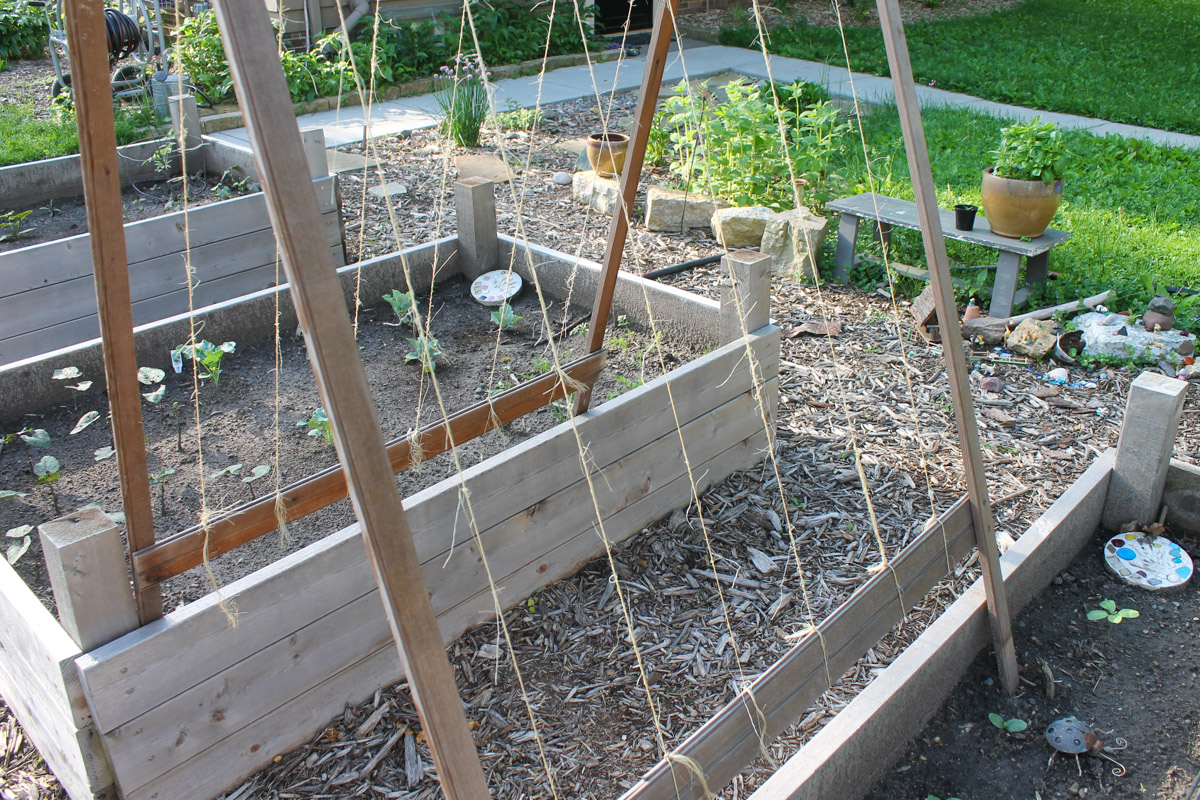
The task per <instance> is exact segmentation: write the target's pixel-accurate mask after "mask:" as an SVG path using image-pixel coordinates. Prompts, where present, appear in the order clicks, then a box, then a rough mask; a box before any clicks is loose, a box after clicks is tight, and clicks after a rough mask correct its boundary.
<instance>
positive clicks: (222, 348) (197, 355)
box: [171, 339, 237, 386]
mask: <svg viewBox="0 0 1200 800" xmlns="http://www.w3.org/2000/svg"><path fill="white" fill-rule="evenodd" d="M235 349H237V342H225V343H223V344H219V345H217V344H213V343H212V342H210V341H208V340H207V339H204V340H203V341H201V342H200V344H198V345H195V346H194V347H193V346H192V345H190V344H181V345H179V346H178V347H176V348H175V349H174V350H172V351H171V364H172V366H174V367H175V371H176V372H181V371H182V370H183V357H184V356H187V357H188V358H190V359H191V360H192V361H194V362H195V363H196V364H197V365H198V366H199V367H200V370H201V373H200V377H202V378H208V379H209V380H210V381H212V384H213V386H220V385H221V372H222V369H221V361H222V359H224V358H225V354H226V353H232V352H233V351H234V350H235Z"/></svg>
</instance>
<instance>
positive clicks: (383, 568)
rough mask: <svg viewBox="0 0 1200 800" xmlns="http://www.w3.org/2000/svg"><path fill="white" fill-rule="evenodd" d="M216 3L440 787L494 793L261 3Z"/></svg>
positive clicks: (475, 794) (463, 798)
mask: <svg viewBox="0 0 1200 800" xmlns="http://www.w3.org/2000/svg"><path fill="white" fill-rule="evenodd" d="M216 12H217V22H218V24H219V25H220V28H221V38H222V39H223V40H224V43H225V52H226V54H227V56H228V59H229V67H230V71H231V72H232V73H233V81H234V86H236V87H237V95H238V99H239V100H240V101H241V104H242V109H243V113H244V115H245V120H246V128H247V131H248V132H249V134H250V143H251V145H252V146H253V148H254V159H255V163H256V164H257V165H258V177H259V180H260V181H261V182H262V187H263V193H264V194H265V196H266V200H267V210H268V212H269V214H270V217H271V226H272V227H273V228H274V230H275V237H276V239H277V240H278V242H279V249H280V254H281V256H282V260H283V266H284V269H285V270H286V272H287V276H288V283H289V284H290V291H291V294H292V301H293V303H294V304H295V307H296V315H297V316H298V317H299V318H300V324H301V325H302V326H303V328H304V331H305V332H306V334H307V341H308V360H309V362H310V363H311V364H312V369H313V375H314V377H315V378H316V382H317V389H318V390H319V392H320V395H321V400H322V402H323V403H324V407H325V408H326V409H327V410H328V412H329V423H330V430H331V432H332V434H333V444H334V447H336V448H337V453H338V459H339V460H340V461H341V464H342V469H343V470H344V471H345V473H346V484H347V486H348V487H349V490H350V501H351V503H352V504H353V505H354V513H355V515H356V516H357V517H358V520H359V523H360V524H361V526H362V535H363V540H364V544H365V545H366V550H367V554H368V555H369V557H370V559H371V566H372V568H373V569H374V571H375V580H376V583H378V585H379V595H380V598H381V599H382V600H383V605H384V610H385V611H386V613H387V617H388V622H389V623H390V624H391V628H392V636H393V638H394V639H395V640H396V649H397V650H398V652H399V654H400V661H401V663H402V664H403V665H404V672H405V674H406V675H407V676H408V683H409V687H410V688H411V690H412V695H413V702H414V703H415V704H416V706H417V713H418V714H419V715H420V717H421V721H422V723H423V725H424V727H425V732H426V734H427V735H428V739H429V747H430V750H431V751H432V753H433V760H434V762H435V763H436V764H437V770H438V779H439V780H440V781H441V784H442V791H443V792H444V793H445V795H446V797H448V798H450V800H468V799H469V800H479V798H484V797H490V794H489V792H488V788H487V781H486V780H485V779H484V777H483V767H482V766H481V765H480V763H479V754H478V752H476V750H475V742H474V740H473V739H472V738H471V732H470V730H469V729H468V728H467V718H466V714H465V713H464V712H463V705H462V700H461V699H460V698H459V695H458V687H457V686H455V684H454V671H453V669H452V667H451V666H450V660H449V659H448V658H447V657H446V648H445V646H444V645H443V644H442V635H441V632H440V631H439V630H438V624H437V618H436V617H435V616H434V613H433V604H432V603H431V602H430V599H429V590H428V588H427V587H426V586H425V579H424V576H423V575H422V574H421V564H420V561H419V560H418V558H417V552H416V548H415V547H414V546H413V541H412V532H411V530H410V529H409V527H408V520H407V519H406V518H405V516H404V508H403V505H402V503H401V501H400V493H399V491H398V490H397V489H396V481H395V479H394V478H393V477H392V469H391V464H390V463H389V461H388V454H387V451H386V449H385V448H384V444H383V433H382V431H381V429H380V427H379V416H378V414H377V413H376V411H375V406H374V404H373V403H372V401H371V395H370V388H369V387H368V384H367V376H366V371H365V370H364V369H363V363H362V358H361V356H360V355H359V352H358V344H357V343H356V342H355V340H354V330H353V328H352V326H351V322H350V314H349V312H348V311H347V310H346V306H345V304H344V303H343V302H342V301H341V298H342V290H341V285H340V284H339V283H338V279H337V272H336V270H335V269H334V265H333V259H332V257H331V256H330V252H329V246H328V243H327V242H326V241H325V238H324V233H323V232H322V227H321V224H320V222H321V215H320V210H319V209H318V207H317V198H316V194H315V193H314V192H313V185H312V180H311V179H310V178H309V172H308V169H307V165H306V160H305V154H304V147H303V145H302V143H301V141H300V130H299V128H298V127H297V125H296V116H295V112H294V110H293V108H292V104H291V102H290V101H289V99H288V89H287V82H286V81H285V79H284V77H283V68H282V66H281V65H280V63H279V56H278V55H277V54H276V49H275V36H274V34H273V33H272V31H271V24H270V21H269V20H268V18H267V10H266V7H265V6H264V5H263V4H262V3H260V2H257V1H256V0H222V2H219V3H217V5H216Z"/></svg>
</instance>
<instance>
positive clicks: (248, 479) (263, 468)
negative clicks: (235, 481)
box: [242, 464, 271, 500]
mask: <svg viewBox="0 0 1200 800" xmlns="http://www.w3.org/2000/svg"><path fill="white" fill-rule="evenodd" d="M270 471H271V467H270V465H269V464H259V465H258V466H257V467H255V468H254V469H252V470H250V474H249V475H244V476H242V483H244V484H246V490H247V491H249V492H250V499H251V500H253V499H254V487H253V486H251V485H250V484H252V483H254V482H255V481H256V480H258V479H259V478H264V477H266V475H267V473H269V472H270Z"/></svg>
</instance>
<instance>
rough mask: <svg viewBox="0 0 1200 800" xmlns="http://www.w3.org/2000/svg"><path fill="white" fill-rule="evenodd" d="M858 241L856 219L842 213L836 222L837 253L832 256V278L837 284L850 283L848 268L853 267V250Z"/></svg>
mask: <svg viewBox="0 0 1200 800" xmlns="http://www.w3.org/2000/svg"><path fill="white" fill-rule="evenodd" d="M856 239H858V217H854V216H851V215H850V214H847V213H845V212H842V216H841V220H840V221H839V222H838V239H837V252H836V253H835V254H834V256H833V278H834V280H836V281H837V282H838V283H849V282H850V268H851V267H852V266H854V248H855V247H856V246H857V245H856V242H855V240H856Z"/></svg>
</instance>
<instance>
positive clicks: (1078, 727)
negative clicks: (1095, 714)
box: [1046, 717, 1129, 778]
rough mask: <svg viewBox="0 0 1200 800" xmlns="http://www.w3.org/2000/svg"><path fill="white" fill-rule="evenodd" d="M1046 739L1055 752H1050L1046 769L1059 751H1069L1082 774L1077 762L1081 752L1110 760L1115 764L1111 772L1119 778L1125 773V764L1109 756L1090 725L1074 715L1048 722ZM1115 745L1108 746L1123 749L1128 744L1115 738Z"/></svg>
mask: <svg viewBox="0 0 1200 800" xmlns="http://www.w3.org/2000/svg"><path fill="white" fill-rule="evenodd" d="M1046 741H1047V742H1049V743H1050V746H1051V747H1053V748H1054V750H1055V752H1053V753H1051V754H1050V761H1049V762H1047V764H1046V769H1049V768H1050V767H1051V766H1052V765H1053V764H1054V757H1055V756H1057V755H1058V754H1059V753H1069V754H1071V755H1073V756H1075V766H1076V768H1078V770H1079V774H1080V775H1083V767H1082V766H1080V764H1079V756H1080V755H1081V754H1083V753H1091V754H1092V755H1095V756H1099V757H1100V758H1103V759H1104V760H1106V761H1111V762H1112V763H1114V764H1116V766H1115V767H1113V770H1112V774H1113V775H1115V776H1116V777H1118V778H1120V777H1121V776H1122V775H1124V774H1125V772H1126V770H1125V765H1124V764H1122V763H1121V762H1120V761H1117V760H1116V759H1115V758H1113V757H1112V756H1110V755H1109V754H1108V752H1106V751H1105V749H1104V742H1102V741H1100V739H1099V737H1097V736H1096V732H1095V731H1094V730H1092V726H1091V725H1088V724H1087V723H1086V722H1083V721H1082V720H1079V719H1076V718H1075V717H1065V718H1064V719H1060V720H1058V721H1056V722H1052V723H1050V726H1049V727H1048V728H1046ZM1114 741H1115V742H1116V743H1117V746H1116V747H1110V748H1109V750H1124V749H1125V748H1126V747H1128V746H1129V743H1128V742H1126V741H1125V740H1124V739H1120V738H1118V739H1115V740H1114Z"/></svg>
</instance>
